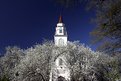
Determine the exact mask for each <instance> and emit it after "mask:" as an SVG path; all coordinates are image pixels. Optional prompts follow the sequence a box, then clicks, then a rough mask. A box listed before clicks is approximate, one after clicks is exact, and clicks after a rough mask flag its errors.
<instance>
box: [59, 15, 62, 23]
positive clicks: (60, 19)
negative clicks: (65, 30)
mask: <svg viewBox="0 0 121 81" xmlns="http://www.w3.org/2000/svg"><path fill="white" fill-rule="evenodd" d="M59 23H62V16H61V15H60V17H59Z"/></svg>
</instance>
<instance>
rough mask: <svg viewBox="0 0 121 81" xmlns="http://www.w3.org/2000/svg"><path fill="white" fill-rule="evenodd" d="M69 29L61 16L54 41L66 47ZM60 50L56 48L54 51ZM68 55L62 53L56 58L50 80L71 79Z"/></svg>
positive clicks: (67, 80)
mask: <svg viewBox="0 0 121 81" xmlns="http://www.w3.org/2000/svg"><path fill="white" fill-rule="evenodd" d="M67 39H68V36H67V31H66V28H65V24H64V23H63V22H62V17H61V16H60V18H59V22H58V23H57V27H56V31H55V35H54V43H55V46H57V47H65V46H67V41H68V40H67ZM57 52H58V51H56V50H54V53H57ZM66 62H67V61H66V57H65V56H64V55H60V56H59V57H57V58H56V59H55V61H54V62H53V64H52V67H51V73H50V80H49V81H70V71H69V68H68V67H67V63H66Z"/></svg>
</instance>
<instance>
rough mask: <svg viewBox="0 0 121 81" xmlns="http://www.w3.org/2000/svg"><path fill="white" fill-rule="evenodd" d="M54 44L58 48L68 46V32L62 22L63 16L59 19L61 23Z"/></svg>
mask: <svg viewBox="0 0 121 81" xmlns="http://www.w3.org/2000/svg"><path fill="white" fill-rule="evenodd" d="M54 42H55V45H56V46H66V45H67V31H66V28H65V24H64V23H63V22H62V16H61V15H60V17H59V22H58V23H57V27H56V31H55V35H54Z"/></svg>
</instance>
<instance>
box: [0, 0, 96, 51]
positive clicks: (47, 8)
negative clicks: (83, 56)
mask: <svg viewBox="0 0 121 81" xmlns="http://www.w3.org/2000/svg"><path fill="white" fill-rule="evenodd" d="M60 13H61V15H62V17H63V22H64V23H65V25H66V29H67V32H68V36H69V40H70V41H74V40H79V41H80V42H81V43H85V44H86V45H90V43H89V41H90V36H89V32H90V31H92V30H93V28H94V24H92V23H91V22H90V20H91V19H92V18H93V17H94V13H93V12H92V11H86V10H85V4H80V5H77V6H75V7H72V8H63V7H62V6H60V5H59V4H56V3H55V2H54V1H52V0H0V53H4V48H5V47H7V46H14V45H15V46H19V47H20V48H23V49H26V48H28V47H31V46H32V45H34V44H36V43H41V42H42V41H43V39H48V40H53V35H54V33H55V27H56V24H57V23H58V18H59V15H60ZM91 48H92V49H95V48H94V46H91Z"/></svg>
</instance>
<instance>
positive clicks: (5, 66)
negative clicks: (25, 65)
mask: <svg viewBox="0 0 121 81" xmlns="http://www.w3.org/2000/svg"><path fill="white" fill-rule="evenodd" d="M23 56H24V52H23V50H21V49H20V48H18V47H16V46H14V47H7V48H6V53H5V54H4V56H3V57H1V58H0V73H1V74H0V76H1V78H3V79H4V78H8V79H10V80H11V79H12V76H13V71H14V70H13V69H14V67H15V66H17V65H18V64H19V62H20V60H21V59H22V58H23Z"/></svg>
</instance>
